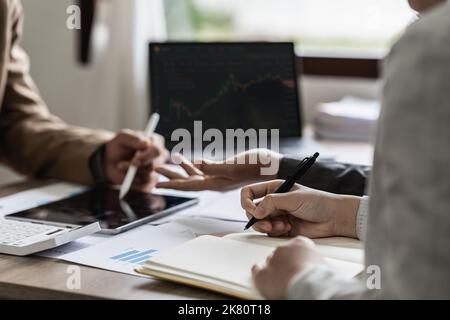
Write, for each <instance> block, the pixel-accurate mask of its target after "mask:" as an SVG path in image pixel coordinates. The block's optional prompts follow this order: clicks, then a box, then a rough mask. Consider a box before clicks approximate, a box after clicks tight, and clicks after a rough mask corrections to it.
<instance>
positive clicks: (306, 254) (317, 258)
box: [252, 237, 326, 299]
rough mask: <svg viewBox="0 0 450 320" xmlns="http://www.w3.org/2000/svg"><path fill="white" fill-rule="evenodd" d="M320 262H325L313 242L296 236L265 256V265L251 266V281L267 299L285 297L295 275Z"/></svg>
mask: <svg viewBox="0 0 450 320" xmlns="http://www.w3.org/2000/svg"><path fill="white" fill-rule="evenodd" d="M320 264H326V262H325V260H324V259H323V258H322V256H321V255H320V254H319V253H318V252H317V250H316V248H315V245H314V243H313V242H312V241H311V240H310V239H308V238H305V237H297V238H295V239H292V240H291V241H289V242H288V243H287V244H285V245H282V246H280V247H278V248H277V249H276V250H275V251H274V252H273V254H272V255H270V256H269V257H267V260H266V264H265V265H262V266H260V265H255V266H253V268H252V274H253V281H254V283H255V287H256V288H257V289H258V291H259V292H260V293H261V294H262V295H263V296H264V297H266V298H267V299H286V297H287V291H288V288H289V284H290V282H291V281H292V279H293V278H294V277H295V275H297V274H299V273H300V272H302V271H305V270H307V269H309V268H312V267H314V266H317V265H320Z"/></svg>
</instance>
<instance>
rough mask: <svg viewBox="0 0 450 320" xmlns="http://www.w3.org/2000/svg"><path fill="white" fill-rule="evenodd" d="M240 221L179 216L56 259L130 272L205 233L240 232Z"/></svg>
mask: <svg viewBox="0 0 450 320" xmlns="http://www.w3.org/2000/svg"><path fill="white" fill-rule="evenodd" d="M244 225H245V224H244V223H241V222H227V221H219V220H214V219H204V218H187V217H186V218H180V219H177V220H174V221H172V222H170V223H166V224H162V225H160V226H151V225H145V226H142V227H139V228H137V229H134V230H130V231H128V232H125V233H123V234H121V235H118V236H115V237H113V238H110V239H108V240H106V241H103V242H101V243H99V244H96V245H93V246H90V247H87V248H85V249H81V250H77V251H75V252H72V253H69V254H66V255H61V256H59V259H63V260H66V261H70V262H74V263H78V264H82V265H87V266H92V267H96V268H100V269H106V270H111V271H116V272H122V273H127V274H132V275H138V276H139V274H137V273H136V272H135V271H134V268H135V267H137V266H139V265H142V264H143V263H144V262H145V261H146V260H148V259H149V258H150V257H152V256H154V255H157V254H158V253H160V252H163V251H164V250H166V249H169V248H173V247H175V246H178V245H180V244H183V243H185V242H186V241H188V240H192V239H194V238H197V237H198V236H201V235H205V234H227V233H232V232H240V231H242V230H243V228H244Z"/></svg>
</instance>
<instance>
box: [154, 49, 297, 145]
mask: <svg viewBox="0 0 450 320" xmlns="http://www.w3.org/2000/svg"><path fill="white" fill-rule="evenodd" d="M150 89H151V91H150V92H151V109H152V112H158V113H159V114H160V115H161V120H160V123H159V125H158V130H157V132H158V133H160V134H162V135H163V136H164V137H165V138H166V139H167V141H168V142H170V137H171V134H172V132H173V131H174V130H175V129H178V128H185V129H187V130H189V132H191V133H193V128H194V121H196V120H201V121H202V128H203V130H207V129H209V128H216V129H219V130H221V131H222V132H225V130H226V129H239V128H240V129H244V130H247V129H250V128H253V129H256V130H259V129H279V130H280V136H281V137H292V136H297V137H298V136H301V131H302V130H301V129H302V128H301V118H300V117H301V112H300V100H299V96H298V85H297V72H296V64H295V54H294V46H293V44H292V43H170V42H168V43H151V44H150ZM169 145H170V143H169Z"/></svg>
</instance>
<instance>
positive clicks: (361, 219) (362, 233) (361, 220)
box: [356, 196, 369, 241]
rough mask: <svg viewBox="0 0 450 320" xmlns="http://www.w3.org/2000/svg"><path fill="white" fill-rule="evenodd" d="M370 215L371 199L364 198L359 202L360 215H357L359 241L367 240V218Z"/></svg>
mask: <svg viewBox="0 0 450 320" xmlns="http://www.w3.org/2000/svg"><path fill="white" fill-rule="evenodd" d="M368 215H369V197H367V196H364V197H362V198H361V200H360V202H359V208H358V213H357V215H356V235H357V236H358V239H359V240H361V241H364V240H365V239H366V230H367V217H368Z"/></svg>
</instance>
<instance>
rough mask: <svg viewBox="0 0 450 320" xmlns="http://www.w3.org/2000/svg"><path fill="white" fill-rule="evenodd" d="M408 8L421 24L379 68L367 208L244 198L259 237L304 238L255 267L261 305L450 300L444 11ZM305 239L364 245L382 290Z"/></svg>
mask: <svg viewBox="0 0 450 320" xmlns="http://www.w3.org/2000/svg"><path fill="white" fill-rule="evenodd" d="M409 2H410V4H411V6H412V7H413V8H414V9H415V10H417V11H418V12H420V13H421V19H420V20H418V21H416V22H415V23H413V24H412V25H411V26H410V27H409V28H408V29H407V30H406V32H405V34H404V35H403V36H402V38H401V39H400V40H399V41H398V42H397V43H396V44H395V45H394V47H393V49H392V50H391V53H390V55H389V57H388V58H387V59H386V62H385V88H384V96H383V108H382V113H381V116H380V119H379V124H378V130H377V138H376V146H375V156H374V166H373V171H372V177H371V183H370V190H369V191H370V192H369V194H370V202H369V197H362V198H361V197H357V196H345V195H337V194H333V193H327V192H323V191H318V190H315V189H309V188H307V187H304V186H300V185H296V186H295V187H294V190H293V191H292V192H290V193H287V194H271V193H272V192H273V191H274V190H275V189H276V188H277V187H278V186H279V185H280V183H282V181H271V182H263V183H259V184H254V185H250V186H247V187H245V188H243V190H242V194H241V203H242V206H243V208H244V209H245V210H246V211H247V213H248V215H249V217H250V216H255V217H256V218H259V219H263V220H262V221H260V222H258V223H257V224H255V226H254V227H255V229H256V230H259V231H262V232H267V233H268V234H270V235H272V236H300V237H297V238H295V239H294V240H292V241H291V242H290V243H289V244H287V245H285V246H282V247H280V248H278V249H277V250H276V251H275V252H274V253H273V255H271V256H270V257H269V258H268V259H267V261H266V263H265V264H264V265H257V266H254V268H253V270H252V271H253V276H254V280H255V284H256V287H257V288H258V290H259V291H260V292H261V294H263V295H264V296H265V297H267V298H272V299H284V298H289V299H370V298H382V299H449V298H450V272H449V270H450V250H449V248H450V166H449V164H450V144H449V141H450V125H449V119H450V4H449V2H447V1H445V0H410V1H409ZM261 198H262V201H261V202H260V203H258V204H255V203H254V200H256V199H261ZM369 213H370V214H369ZM301 236H306V237H310V238H315V237H327V236H347V237H355V238H359V239H361V240H364V241H365V255H366V256H365V264H366V267H369V266H375V267H377V268H379V270H380V287H375V288H373V287H368V286H367V282H366V281H365V279H354V280H350V281H349V280H346V279H344V278H341V277H340V276H339V275H338V274H337V273H335V272H334V271H333V270H332V269H331V268H330V267H329V266H328V265H327V263H326V262H325V261H324V260H323V258H322V257H321V256H320V254H319V253H318V252H317V251H316V249H315V247H314V244H313V243H312V241H311V240H309V239H308V238H305V237H301ZM365 274H366V273H365ZM366 275H367V274H366Z"/></svg>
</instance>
